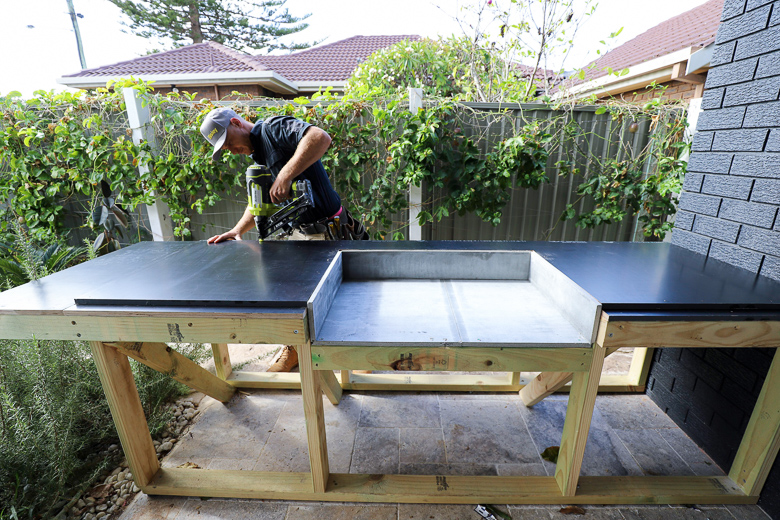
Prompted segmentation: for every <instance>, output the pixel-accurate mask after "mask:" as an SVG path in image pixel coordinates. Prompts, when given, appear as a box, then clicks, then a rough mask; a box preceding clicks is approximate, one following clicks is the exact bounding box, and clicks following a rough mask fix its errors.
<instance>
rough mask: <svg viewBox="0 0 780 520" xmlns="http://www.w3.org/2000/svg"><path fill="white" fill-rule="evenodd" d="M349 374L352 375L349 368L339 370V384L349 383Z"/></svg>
mask: <svg viewBox="0 0 780 520" xmlns="http://www.w3.org/2000/svg"><path fill="white" fill-rule="evenodd" d="M351 375H352V371H351V370H342V371H341V384H342V385H347V384H349V383H350V381H349V376H351Z"/></svg>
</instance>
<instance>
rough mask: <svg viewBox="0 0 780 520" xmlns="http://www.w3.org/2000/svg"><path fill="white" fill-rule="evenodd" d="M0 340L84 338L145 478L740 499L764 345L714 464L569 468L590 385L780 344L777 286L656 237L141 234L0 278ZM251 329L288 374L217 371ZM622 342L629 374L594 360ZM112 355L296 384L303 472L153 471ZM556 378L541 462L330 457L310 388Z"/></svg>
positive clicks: (664, 499)
mask: <svg viewBox="0 0 780 520" xmlns="http://www.w3.org/2000/svg"><path fill="white" fill-rule="evenodd" d="M0 337H2V338H7V339H29V338H31V337H35V338H37V339H41V340H44V339H63V340H82V341H89V342H91V346H92V353H93V357H94V360H95V363H96V365H97V368H98V373H99V375H100V378H101V382H102V384H103V388H104V391H105V394H106V397H107V399H108V402H109V405H110V408H111V412H112V415H113V418H114V422H115V423H116V426H117V431H118V433H119V436H120V439H121V441H122V446H123V449H124V452H125V455H126V457H127V460H128V463H129V465H130V468H131V471H132V473H133V476H134V478H135V480H136V483H137V484H138V486H139V487H141V488H142V489H143V490H144V492H146V493H148V494H161V495H188V496H221V497H247V498H275V499H292V500H326V501H356V502H361V501H362V502H438V503H477V502H481V503H485V502H487V503H502V504H506V503H536V504H547V503H567V504H572V503H582V504H587V503H590V504H618V503H699V504H703V503H755V502H756V501H757V499H758V495H759V493H760V491H761V487H762V486H763V483H764V480H765V479H766V475H767V473H768V471H769V469H770V468H771V466H772V463H773V462H774V459H775V456H776V454H777V451H778V446H779V444H778V442H779V441H780V362H778V361H777V360H775V362H773V363H772V365H771V367H770V368H769V372H768V374H767V376H766V379H765V382H764V386H763V389H762V391H761V394H760V396H759V398H758V402H757V404H756V406H755V409H754V411H753V414H752V417H751V419H750V422H749V424H748V427H747V430H746V432H745V434H744V437H743V439H742V442H741V444H740V446H739V449H738V452H737V455H736V458H735V460H734V463H733V465H732V467H731V468H730V470H729V471H728V475H727V476H721V477H711V476H710V477H691V476H664V477H660V476H621V477H609V476H588V477H580V468H581V465H582V458H583V454H584V450H585V443H586V441H587V437H588V431H589V428H590V421H591V418H592V414H593V407H594V403H595V399H596V394H597V393H598V392H599V391H610V390H611V391H616V390H617V391H642V390H643V389H644V384H645V380H646V378H647V371H648V369H649V360H650V352H651V349H653V348H667V347H678V348H760V347H769V348H777V347H780V283H778V282H775V281H772V280H769V279H766V278H757V277H756V276H755V275H753V274H752V273H748V272H747V271H743V270H741V269H738V268H735V267H732V266H729V265H727V264H724V263H721V262H718V261H714V260H712V259H706V258H705V257H703V256H700V255H697V254H695V253H692V252H689V251H686V250H684V249H681V248H678V247H675V246H671V245H669V244H661V243H605V242H566V243H564V242H560V243H555V242H460V241H448V242H276V241H269V242H264V243H262V244H258V243H255V242H249V241H243V242H228V243H223V244H218V245H211V246H209V245H206V243H205V242H145V243H140V244H136V245H134V246H131V247H128V248H125V249H122V250H120V251H117V252H114V253H111V254H109V255H106V256H104V257H101V258H98V259H95V260H92V261H90V262H86V263H84V264H80V265H78V266H76V267H72V268H70V269H67V270H65V271H62V272H59V273H56V274H53V275H50V276H48V277H45V278H43V279H41V280H38V281H34V282H31V283H28V284H26V285H23V286H21V287H17V288H14V289H11V290H8V291H5V292H3V293H1V294H0ZM185 342H203V343H210V344H211V345H212V348H213V351H214V357H215V364H216V369H217V370H216V372H217V375H216V376H215V375H213V374H211V373H210V372H208V371H206V370H205V369H203V368H201V367H200V366H199V365H197V364H195V363H193V362H192V361H190V360H188V359H187V358H185V357H184V356H181V355H180V354H178V353H177V352H176V351H175V349H173V348H172V347H171V346H170V345H169V344H173V343H185ZM257 343H262V344H286V345H294V346H296V348H297V349H298V352H299V358H300V373H299V374H298V373H247V372H235V373H233V372H231V368H230V367H231V365H230V356H229V352H228V348H227V345H228V344H231V345H238V344H257ZM623 347H628V348H633V349H634V359H633V361H632V364H631V368H630V370H629V372H628V374H626V375H622V376H613V377H611V378H607V377H602V376H601V371H602V366H603V362H604V358H605V357H606V356H607V355H609V354H610V353H611V352H613V351H614V350H616V349H618V348H623ZM128 357H129V358H133V359H135V360H138V361H140V362H141V363H144V364H146V365H147V366H149V367H151V368H153V369H155V370H158V371H161V372H164V373H167V374H169V375H170V376H171V377H173V378H174V379H176V380H178V381H181V382H183V383H185V384H187V385H189V386H190V387H192V388H194V389H196V390H199V391H202V392H204V393H205V394H207V395H209V396H211V397H214V398H215V399H217V400H219V401H223V402H226V401H227V400H229V399H230V398H231V396H232V395H233V393H234V392H235V390H236V388H277V389H278V388H288V389H300V390H299V391H300V392H301V393H302V396H303V406H304V413H305V417H306V429H307V438H308V447H309V459H310V465H311V471H310V472H305V473H281V472H273V473H271V472H251V471H225V470H203V469H183V468H171V469H168V468H160V465H159V463H158V461H157V457H156V453H155V449H154V446H153V443H152V439H151V436H150V434H149V431H148V426H147V423H146V419H145V417H144V414H143V410H142V408H141V403H140V400H139V398H138V392H137V389H136V387H135V383H134V381H133V378H132V373H131V370H130V365H129V362H128ZM352 370H372V371H375V372H381V373H370V374H355V373H352ZM436 372H444V373H441V374H439V373H436ZM485 372H488V373H490V372H492V374H486V373H485ZM521 372H540V374H539V375H538V376H537V377H535V378H533V379H531V380H525V379H523V377H522V376H521ZM565 385H568V386H565ZM562 389H567V390H568V392H569V398H568V399H569V400H568V407H567V412H566V419H565V424H564V429H563V435H562V438H561V441H560V451H559V456H558V461H557V465H556V471H555V475H554V476H550V477H538V476H534V477H529V476H523V477H503V476H502V477H499V476H454V475H376V474H337V473H331V472H330V471H329V465H328V454H327V445H326V432H325V421H324V410H323V403H322V393H324V394H325V395H326V396H327V398H328V399H329V400H330V401H331V402H332V403H334V404H337V403H338V402H339V400H340V398H341V394H342V392H343V391H344V390H425V391H492V392H495V391H507V392H510V391H514V392H518V391H519V392H520V396H521V398H522V399H523V402H524V403H525V404H526V405H528V406H532V405H533V404H535V403H537V402H539V401H540V400H541V399H544V397H546V396H547V395H549V394H551V393H552V392H555V391H558V390H562Z"/></svg>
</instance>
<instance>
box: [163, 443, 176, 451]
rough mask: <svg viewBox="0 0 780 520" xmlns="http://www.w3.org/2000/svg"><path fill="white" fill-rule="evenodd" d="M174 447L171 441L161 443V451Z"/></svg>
mask: <svg viewBox="0 0 780 520" xmlns="http://www.w3.org/2000/svg"><path fill="white" fill-rule="evenodd" d="M172 448H173V444H171V441H168V442H164V443H162V444H161V445H160V451H171V449H172Z"/></svg>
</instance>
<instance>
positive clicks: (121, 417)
mask: <svg viewBox="0 0 780 520" xmlns="http://www.w3.org/2000/svg"><path fill="white" fill-rule="evenodd" d="M89 344H90V347H91V348H92V359H94V360H95V366H97V371H98V375H99V376H100V383H101V384H102V385H103V392H104V393H105V394H106V399H107V400H108V407H109V408H110V409H111V416H112V417H113V418H114V424H115V425H116V431H117V433H118V434H119V440H120V441H121V443H122V449H123V450H124V452H125V457H127V463H128V465H129V466H130V471H132V473H133V478H134V480H135V483H136V484H137V485H138V486H139V487H144V486H146V485H147V484H149V482H151V480H152V478H153V477H154V475H155V474H156V473H157V470H158V469H160V463H159V462H157V453H156V452H155V449H154V444H153V443H152V436H151V435H150V434H149V425H148V424H147V422H146V417H145V416H144V410H143V406H142V405H141V399H140V398H139V397H138V389H137V388H136V386H135V380H134V379H133V372H132V371H131V369H130V362H129V361H128V360H127V356H125V355H124V354H122V353H120V352H118V351H117V350H116V349H113V348H109V347H107V346H105V345H104V344H103V343H101V342H100V341H90V342H89Z"/></svg>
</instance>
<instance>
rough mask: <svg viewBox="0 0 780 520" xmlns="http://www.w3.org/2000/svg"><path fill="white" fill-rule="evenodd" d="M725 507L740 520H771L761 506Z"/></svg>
mask: <svg viewBox="0 0 780 520" xmlns="http://www.w3.org/2000/svg"><path fill="white" fill-rule="evenodd" d="M724 507H725V508H726V509H727V510H728V512H729V513H731V514H732V515H733V516H734V518H738V519H739V520H769V519H770V518H771V517H770V516H769V515H768V514H766V513H765V512H764V510H763V509H761V508H760V507H759V506H742V505H727V506H724Z"/></svg>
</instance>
